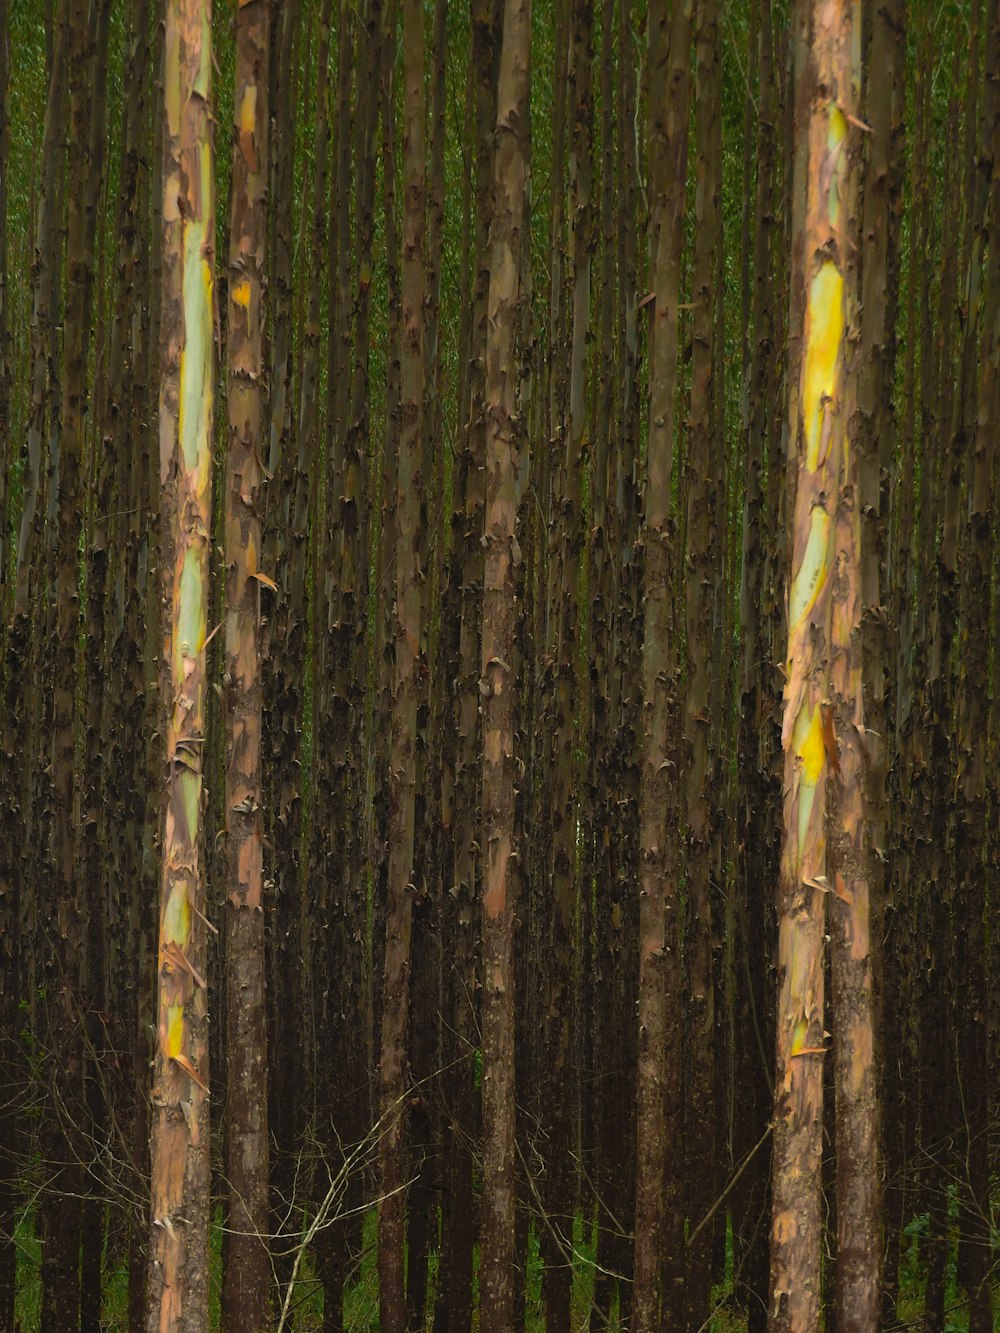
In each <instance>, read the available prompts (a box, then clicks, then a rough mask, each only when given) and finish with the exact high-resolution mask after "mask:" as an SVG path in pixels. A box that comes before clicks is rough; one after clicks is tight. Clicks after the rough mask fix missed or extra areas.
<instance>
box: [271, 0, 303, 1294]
mask: <svg viewBox="0 0 1000 1333" xmlns="http://www.w3.org/2000/svg"><path fill="white" fill-rule="evenodd" d="M269 21H270V23H271V40H270V52H269V64H270V71H269V75H270V78H269V92H268V104H269V105H268V110H269V113H270V115H271V119H272V124H271V129H270V137H271V142H272V143H273V145H274V152H273V153H272V154H271V160H270V163H269V168H268V176H269V181H268V206H267V210H268V211H267V219H268V228H269V236H268V273H267V298H268V329H269V338H270V348H269V352H270V362H269V366H268V370H269V376H268V380H267V390H268V413H269V438H268V453H267V471H268V474H269V476H270V478H271V484H270V485H269V486H268V488H267V492H266V497H267V502H266V508H265V523H264V538H263V541H264V558H263V560H262V562H261V563H262V566H263V569H264V571H265V572H266V574H267V576H268V577H269V578H270V579H272V580H273V582H274V583H275V584H276V585H277V590H276V591H275V592H274V594H273V597H272V598H271V599H270V601H269V602H267V603H265V607H266V616H265V618H264V621H263V642H262V650H263V658H262V661H263V662H264V671H265V675H264V704H263V707H264V717H263V742H264V746H265V749H266V752H267V754H268V756H269V763H268V764H267V766H266V767H265V768H264V774H263V776H264V801H263V806H264V821H265V822H264V828H263V835H264V839H265V842H267V843H269V844H270V847H271V849H272V853H273V858H274V861H273V864H274V877H273V880H274V882H273V888H272V890H271V894H272V900H271V902H270V903H269V904H267V905H266V910H267V915H268V917H269V924H270V926H271V929H270V930H269V931H268V932H267V941H268V946H269V948H268V952H269V958H268V976H267V991H268V1016H269V1019H270V1023H271V1028H270V1031H271V1042H270V1045H269V1048H268V1061H269V1071H268V1101H269V1105H268V1128H269V1131H270V1133H271V1136H272V1138H273V1141H274V1151H273V1152H272V1154H271V1162H270V1170H271V1185H270V1192H271V1228H270V1229H271V1231H272V1233H273V1234H274V1235H275V1237H277V1236H278V1234H279V1233H280V1232H282V1231H283V1230H286V1233H287V1232H292V1233H294V1231H295V1230H296V1223H295V1221H293V1219H294V1218H295V1217H296V1215H297V1214H296V1208H297V1207H298V1208H300V1207H301V1204H302V1200H301V1198H300V1199H297V1200H296V1199H293V1194H294V1192H295V1183H296V1171H295V1152H296V1143H297V1140H298V1138H299V1131H300V1129H301V1127H302V1123H303V1118H302V1110H303V1108H304V1106H305V1100H306V1099H305V1096H300V1095H299V1092H298V1088H297V1086H296V1071H297V1065H298V1055H299V1053H300V1050H301V1045H300V1042H301V1035H302V1024H301V1022H300V1019H301V1014H300V1012H299V999H300V992H299V987H298V984H297V982H298V977H299V966H298V961H297V953H298V950H297V947H296V946H297V943H298V921H299V903H298V894H299V891H300V887H301V886H300V881H299V873H298V872H299V838H298V833H299V829H298V825H297V819H298V810H299V805H298V798H299V795H300V791H299V783H300V767H299V760H300V748H299V738H298V728H299V724H300V716H299V712H298V704H299V702H300V701H299V699H298V697H297V694H296V684H297V678H296V669H295V668H296V663H295V661H294V658H293V652H294V648H295V642H294V641H293V642H292V643H289V642H288V641H287V635H288V633H289V631H290V630H291V631H293V633H294V631H295V629H296V619H295V614H296V613H295V610H293V608H292V601H293V598H294V599H298V602H299V605H300V607H301V595H302V591H303V587H302V582H303V580H304V569H303V567H302V565H301V563H299V564H297V565H296V567H295V574H294V575H293V573H292V556H291V551H292V547H293V540H292V531H291V527H292V511H293V507H294V493H295V460H294V459H293V457H292V430H291V412H292V408H291V400H292V319H293V309H292V297H293V292H292V285H293V243H294V236H293V234H292V228H293V204H294V191H295V162H296V134H297V130H296V106H297V89H298V79H297V68H296V64H295V59H294V56H295V51H296V49H297V40H296V39H297V36H298V30H299V26H300V3H299V0H286V3H283V4H281V5H278V6H274V7H272V9H271V11H270V15H269ZM279 145H280V148H279ZM298 553H299V554H301V550H299V552H298ZM293 581H294V582H295V588H294V592H293V590H292V583H293ZM287 1242H288V1236H287V1234H286V1235H285V1236H284V1237H283V1238H282V1239H280V1240H279V1239H275V1241H274V1242H273V1244H272V1252H273V1254H274V1258H275V1261H276V1266H277V1272H278V1277H279V1281H280V1282H281V1283H282V1284H283V1283H284V1282H285V1281H286V1280H287V1277H288V1274H289V1271H290V1267H291V1260H290V1259H289V1258H288V1256H287V1254H284V1255H281V1254H279V1252H280V1251H282V1250H285V1251H287V1249H288V1243H287Z"/></svg>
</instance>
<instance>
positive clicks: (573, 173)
mask: <svg viewBox="0 0 1000 1333" xmlns="http://www.w3.org/2000/svg"><path fill="white" fill-rule="evenodd" d="M569 10H570V15H569V17H570V36H569V40H570V55H569V71H568V73H569V81H568V87H569V99H570V148H569V157H568V168H569V171H568V175H569V214H570V276H571V282H572V306H571V309H572V319H571V326H570V329H571V331H570V347H569V416H568V421H567V426H568V429H567V430H566V435H565V453H564V456H563V460H562V463H563V468H562V487H561V492H560V496H559V510H558V528H557V534H558V535H557V542H558V561H557V566H558V568H557V573H556V582H555V584H554V587H555V597H554V600H553V603H552V613H553V615H554V618H555V635H554V645H555V659H554V718H553V721H554V732H553V739H552V744H553V755H552V775H551V795H550V798H549V799H550V802H551V818H552V841H551V849H550V855H551V862H550V876H551V885H552V889H551V907H550V914H549V924H550V933H549V939H548V946H549V959H548V989H547V993H546V1002H547V1007H548V1015H547V1028H546V1062H547V1071H548V1072H547V1079H546V1094H547V1111H546V1128H547V1133H548V1139H549V1142H548V1146H547V1154H546V1171H545V1209H546V1213H547V1217H548V1220H547V1224H546V1227H545V1230H544V1232H543V1252H544V1257H545V1277H544V1290H545V1312H546V1327H547V1328H548V1330H549V1333H566V1330H568V1328H569V1324H570V1296H571V1288H572V1277H573V1266H572V1247H573V1214H574V1206H575V1205H574V1187H573V1166H572V1160H573V1159H572V1153H573V1147H574V1138H575V1135H574V1132H573V1124H574V1121H576V1120H577V1117H578V1115H579V1101H578V1098H577V1097H576V1096H575V1095H574V1094H575V1092H576V1088H575V1087H574V1084H575V1082H576V1080H575V1079H574V1078H573V1073H574V1070H573V1068H572V1061H573V1052H574V1050H575V1049H576V1041H575V1032H574V1027H575V1025H576V1022H577V1021H578V1010H577V1005H576V1001H575V997H574V985H573V983H574V972H575V968H574V956H575V949H574V944H575V936H576V929H575V915H576V904H577V903H578V902H580V901H581V896H580V892H579V890H580V874H579V867H578V855H577V843H578V831H579V830H578V816H579V811H578V802H577V795H576V789H577V785H578V783H577V772H576V770H577V763H576V758H575V755H576V746H577V732H576V716H577V707H578V704H579V703H580V690H579V688H578V686H579V682H578V679H577V676H578V672H577V657H578V652H579V642H578V633H579V629H580V626H579V614H578V612H579V608H578V601H579V577H580V562H581V554H582V548H583V473H584V467H585V434H586V430H587V410H586V407H587V405H586V391H587V338H588V333H589V329H590V268H591V249H592V231H593V228H592V223H591V190H592V182H593V162H592V145H591V141H592V135H593V87H592V64H593V50H592V48H593V31H592V29H593V14H592V5H591V4H590V3H589V0H571V3H570V5H569Z"/></svg>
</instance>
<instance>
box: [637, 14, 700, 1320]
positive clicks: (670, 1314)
mask: <svg viewBox="0 0 1000 1333" xmlns="http://www.w3.org/2000/svg"><path fill="white" fill-rule="evenodd" d="M691 8H692V7H691V2H690V0H680V3H678V4H676V5H675V6H674V7H673V11H672V13H671V14H670V15H669V16H668V14H667V9H666V5H665V4H661V3H660V0H657V3H656V4H655V5H651V6H650V13H649V18H648V29H649V70H650V81H651V88H650V103H649V105H650V110H649V118H650V119H649V183H650V219H649V235H650V279H651V288H652V298H653V309H652V321H651V322H652V328H651V330H650V351H649V443H648V447H647V480H646V521H645V541H644V551H643V554H644V560H645V571H644V572H645V618H644V630H643V654H642V681H643V705H642V710H643V741H642V770H641V774H642V776H641V789H640V830H639V838H640V844H639V856H640V861H639V875H640V883H639V1006H638V1007H639V1056H638V1061H639V1063H638V1071H637V1089H636V1103H637V1123H636V1173H637V1174H636V1198H635V1278H634V1284H635V1285H634V1294H633V1301H634V1309H633V1319H634V1326H635V1330H636V1333H654V1330H658V1329H660V1328H661V1327H662V1328H664V1329H668V1330H674V1329H677V1328H679V1327H680V1326H681V1323H682V1321H683V1308H684V1305H683V1295H684V1293H683V1278H684V1273H685V1270H686V1264H685V1263H684V1256H683V1255H682V1253H681V1247H682V1245H683V1231H682V1228H681V1226H680V1225H679V1217H680V1210H679V1206H678V1205H679V1193H678V1183H679V1174H678V1173H679V1167H680V1162H679V1159H680V1131H681V1115H682V1111H683V1105H682V1100H681V1068H680V1066H681V1059H680V1056H681V1050H680V1044H679V1036H680V1006H681V992H682V977H681V966H680V950H679V945H680V927H679V910H680V905H679V901H678V884H677V859H678V850H679V849H678V845H677V835H676V832H675V823H676V815H677V783H676V770H675V764H676V752H675V737H676V732H675V727H676V713H677V681H676V672H677V628H678V627H677V624H676V608H675V602H674V560H675V554H676V553H675V549H674V546H675V541H676V531H675V521H674V517H673V513H672V504H671V490H672V480H673V467H674V426H675V417H676V405H675V396H676V387H677V359H678V346H677V315H678V301H679V297H680V277H681V254H682V250H683V236H684V227H683V222H684V203H685V186H686V177H687V142H688V110H689V104H690V83H691V76H690V65H691ZM665 1181H666V1182H667V1189H666V1192H665V1191H664V1182H665ZM664 1256H666V1261H665V1264H664ZM661 1266H662V1267H663V1270H664V1281H665V1284H666V1285H665V1288H664V1289H662V1290H661V1289H660V1281H661Z"/></svg>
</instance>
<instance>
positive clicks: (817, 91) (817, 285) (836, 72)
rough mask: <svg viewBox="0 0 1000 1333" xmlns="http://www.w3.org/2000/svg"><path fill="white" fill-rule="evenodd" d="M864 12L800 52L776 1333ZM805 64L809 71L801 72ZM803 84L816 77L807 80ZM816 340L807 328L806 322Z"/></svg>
mask: <svg viewBox="0 0 1000 1333" xmlns="http://www.w3.org/2000/svg"><path fill="white" fill-rule="evenodd" d="M855 12H856V0H837V3H834V4H832V5H828V6H825V7H820V6H813V5H811V4H808V3H804V4H802V5H801V8H800V10H799V13H798V15H797V18H796V28H795V31H794V35H793V40H794V41H795V43H796V44H797V45H799V44H804V49H800V50H798V51H797V52H796V76H797V77H796V93H795V96H796V106H795V119H794V127H795V128H794V133H795V137H796V155H795V175H794V180H793V187H792V188H793V192H794V198H793V225H794V228H795V231H794V234H793V237H792V254H793V270H792V279H791V284H792V285H791V299H790V321H791V324H790V328H791V329H792V330H793V331H794V333H795V335H796V336H798V335H799V327H800V328H801V342H799V343H798V344H797V348H796V350H797V362H796V361H790V365H789V374H790V376H792V375H794V377H795V384H796V391H795V392H793V393H792V394H790V402H789V440H790V446H791V444H792V443H793V444H794V452H790V455H789V467H790V485H791V487H792V489H793V492H794V497H795V499H794V509H793V512H792V521H791V526H790V529H789V538H790V544H791V547H792V560H791V569H790V580H789V594H788V652H787V657H786V665H785V689H784V718H783V722H782V745H783V748H784V757H785V797H784V838H783V846H782V856H781V875H780V881H779V888H778V969H779V995H778V1013H777V1067H776V1075H775V1113H774V1115H775V1118H774V1175H773V1185H772V1192H773V1220H772V1231H771V1292H770V1312H771V1313H770V1327H771V1328H772V1329H773V1330H776V1331H777V1330H789V1333H796V1331H797V1330H803V1333H804V1331H805V1330H808V1329H814V1328H816V1327H817V1326H818V1323H819V1310H820V1244H821V1239H822V1222H821V1213H820V1162H821V1156H822V1131H823V1056H824V1054H825V1052H826V1046H825V1039H824V1031H823V1005H824V965H823V955H824V950H823V937H824V933H825V929H826V910H825V908H826V893H827V891H828V887H829V881H828V879H827V858H826V841H825V827H826V812H827V779H828V775H829V771H830V769H831V767H832V766H834V765H835V763H836V749H835V747H836V739H835V738H834V737H833V735H832V732H831V727H832V725H833V717H832V716H831V712H830V706H829V704H828V702H827V700H828V695H829V681H830V665H831V610H832V605H831V591H832V590H833V588H834V587H835V586H836V585H835V572H836V571H835V559H834V557H835V550H836V545H835V543H836V521H837V497H838V486H839V481H840V465H841V455H842V452H843V443H844V442H843V433H844V430H845V429H846V421H847V418H846V409H847V405H848V404H847V401H846V399H845V393H846V388H847V385H846V365H845V330H846V327H847V318H848V313H849V309H850V307H849V304H848V294H847V292H846V284H847V282H848V281H849V274H848V268H847V266H848V263H849V255H848V254H847V253H845V251H846V250H848V249H849V239H848V238H849V235H850V232H849V227H850V223H851V216H852V215H851V211H850V210H851V204H850V201H849V199H848V193H847V186H848V168H849V164H850V161H851V154H852V152H853V151H854V149H853V147H852V144H853V143H854V142H856V136H857V133H858V131H857V129H856V128H852V127H851V125H850V122H849V120H848V116H854V118H855V119H857V117H856V115H855V113H854V102H853V100H852V97H853V94H852V78H853V70H852V63H851V61H852V32H853V24H854V21H855ZM800 60H801V61H802V64H800V63H799V61H800ZM800 70H801V75H800ZM799 320H801V325H800V326H799V327H796V325H797V321H799Z"/></svg>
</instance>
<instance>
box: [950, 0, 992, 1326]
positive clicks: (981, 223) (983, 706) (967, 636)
mask: <svg viewBox="0 0 1000 1333" xmlns="http://www.w3.org/2000/svg"><path fill="white" fill-rule="evenodd" d="M998 47H1000V8H998V6H997V4H996V0H990V3H989V4H988V5H987V38H986V79H985V85H984V88H983V100H982V125H981V131H980V143H979V151H978V153H977V157H976V168H977V182H976V194H977V206H976V209H975V218H974V227H975V231H974V235H973V241H972V257H971V259H970V265H969V274H968V287H967V293H966V301H967V303H968V304H967V309H968V315H969V322H970V323H974V322H975V319H974V316H973V308H974V307H975V306H976V305H978V306H979V307H980V312H979V319H980V320H981V327H982V343H981V347H980V351H979V354H978V356H977V357H976V360H975V362H973V365H974V366H976V367H977V368H978V372H979V373H978V377H977V378H978V383H977V385H976V386H975V387H974V388H972V389H970V390H969V392H970V393H972V392H974V393H975V405H974V407H972V408H971V409H970V410H969V411H968V412H966V413H964V414H963V415H964V424H966V429H967V434H966V436H965V439H964V440H963V443H964V444H965V446H966V447H965V457H964V459H963V469H964V474H965V475H964V483H965V484H964V490H965V498H966V505H967V508H966V513H965V516H964V518H963V523H962V529H963V530H962V546H963V551H962V566H963V568H962V574H961V586H960V592H959V617H960V619H959V625H960V628H959V639H958V654H957V660H958V670H957V676H958V689H957V698H956V708H955V719H954V720H955V729H956V732H957V735H956V759H957V764H956V772H955V782H956V789H957V790H956V796H957V801H956V806H957V809H956V815H955V859H956V863H957V865H956V871H957V876H956V879H957V883H956V888H957V892H958V904H957V906H958V911H957V912H956V914H955V921H956V926H957V928H958V930H959V931H960V939H961V944H960V945H959V947H958V949H957V959H958V961H959V963H960V965H964V966H962V975H960V977H959V979H958V981H959V997H958V998H959V1003H958V1006H957V1012H956V1020H957V1021H956V1028H957V1033H956V1036H957V1046H958V1076H959V1089H960V1097H961V1106H962V1111H963V1119H964V1122H965V1123H964V1126H963V1130H964V1134H963V1138H964V1143H963V1152H964V1156H965V1172H964V1174H965V1176H966V1179H965V1180H964V1181H963V1194H964V1198H963V1199H962V1201H961V1202H962V1208H961V1211H960V1227H961V1230H962V1233H963V1234H962V1236H961V1238H960V1245H962V1246H963V1247H964V1249H965V1264H964V1266H963V1265H962V1263H961V1258H962V1254H961V1250H960V1253H959V1277H960V1280H962V1279H964V1285H965V1287H966V1289H967V1291H968V1293H969V1329H970V1333H988V1331H989V1330H990V1329H991V1327H993V1301H992V1262H991V1259H992V1255H991V1240H990V1221H989V1219H990V1152H989V1143H988V1135H989V1124H990V1113H991V1101H992V1100H994V1097H995V1094H994V1092H993V1088H992V1086H991V1080H990V1078H989V1077H988V1076H986V1071H987V1069H988V1066H989V1059H990V1052H989V1044H988V1037H989V1034H988V1030H987V1015H988V1012H989V1005H988V998H987V997H988V986H987V949H988V943H987V940H988V934H987V932H988V926H987V902H988V898H987V892H986V881H987V874H988V872H987V870H986V865H987V862H986V860H985V852H986V850H987V847H988V836H987V832H986V830H987V827H988V826H987V799H986V772H987V737H988V729H989V680H990V677H989V667H988V658H989V625H988V617H989V611H990V608H989V595H988V591H987V590H988V588H989V586H990V577H991V573H992V569H993V551H994V541H995V538H994V533H993V524H992V523H991V515H992V507H993V503H994V497H993V487H994V465H995V457H996V431H997V391H998V385H1000V351H998V348H1000V343H998V334H1000V97H998V90H997V81H998V76H1000V64H998V62H1000V51H998ZM984 198H985V199H986V200H987V202H986V205H985V212H984V211H983V206H982V203H981V202H980V201H982V200H983V199H984ZM984 248H985V250H986V260H985V263H983V258H982V255H983V250H984ZM980 266H982V267H981V268H980ZM969 373H971V374H975V370H974V369H972V368H971V367H970V370H969ZM963 1267H964V1272H963Z"/></svg>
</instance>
